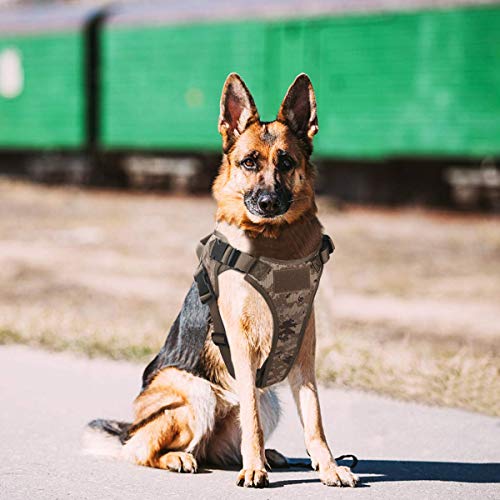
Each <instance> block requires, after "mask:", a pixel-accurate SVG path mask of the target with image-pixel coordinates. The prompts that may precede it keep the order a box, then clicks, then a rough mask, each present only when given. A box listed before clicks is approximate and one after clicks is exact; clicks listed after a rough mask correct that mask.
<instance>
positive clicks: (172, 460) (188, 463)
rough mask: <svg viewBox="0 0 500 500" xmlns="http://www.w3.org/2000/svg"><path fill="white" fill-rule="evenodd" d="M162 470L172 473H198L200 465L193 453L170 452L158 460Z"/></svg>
mask: <svg viewBox="0 0 500 500" xmlns="http://www.w3.org/2000/svg"><path fill="white" fill-rule="evenodd" d="M158 464H159V466H160V468H161V469H167V470H169V471H172V472H191V473H193V472H196V471H197V470H198V464H197V462H196V458H194V457H193V455H192V454H191V453H186V452H185V451H169V452H167V453H165V455H162V456H161V457H160V458H159V459H158Z"/></svg>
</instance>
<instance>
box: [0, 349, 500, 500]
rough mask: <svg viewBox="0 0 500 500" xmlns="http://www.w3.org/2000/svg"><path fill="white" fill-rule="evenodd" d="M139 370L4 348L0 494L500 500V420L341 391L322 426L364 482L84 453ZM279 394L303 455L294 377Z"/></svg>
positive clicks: (291, 440) (288, 440)
mask: <svg viewBox="0 0 500 500" xmlns="http://www.w3.org/2000/svg"><path fill="white" fill-rule="evenodd" d="M142 368H143V367H142V366H139V365H135V364H130V363H124V362H113V361H108V360H102V359H99V360H88V359H85V358H79V357H76V356H73V355H70V354H50V353H47V352H43V351H37V350H32V349H29V348H25V347H20V346H2V347H0V401H1V403H0V405H1V406H0V498H1V499H4V498H5V499H9V500H10V499H38V498H47V499H59V498H77V499H108V498H109V499H115V498H116V499H120V500H126V499H139V498H140V499H150V498H151V499H153V498H174V499H175V498H183V499H191V498H193V499H195V498H196V499H198V498H203V499H211V498H217V499H219V500H221V499H225V498H231V499H238V498H289V499H292V498H320V499H321V498H341V499H344V498H355V499H360V498H370V499H378V498H390V499H393V498H397V499H434V498H435V499H448V498H449V499H462V498H463V499H475V498H478V499H500V419H495V418H491V417H487V416H483V415H478V414H473V413H468V412H464V411H460V410H453V409H445V408H431V407H427V406H422V405H418V404H413V403H403V402H397V401H392V400H389V399H386V398H383V397H380V396H375V395H372V394H365V393H361V392H355V391H343V390H337V389H326V388H323V389H322V390H321V393H320V396H321V401H322V406H323V414H324V420H325V426H326V431H327V435H328V437H329V442H330V443H331V444H332V445H333V449H334V452H335V453H336V454H337V455H339V454H342V453H354V454H356V455H357V456H358V457H359V459H360V464H359V465H358V468H357V469H356V472H357V473H358V474H359V475H360V477H361V479H362V485H361V487H360V488H356V489H355V490H351V489H337V488H327V487H326V486H323V485H322V484H321V483H319V481H318V479H317V476H316V473H314V472H312V471H305V470H300V469H299V470H291V471H290V470H288V471H285V472H277V471H276V472H272V473H271V474H270V481H271V487H270V488H268V489H266V490H245V489H242V488H238V487H236V486H235V480H236V472H235V471H221V470H208V471H206V472H204V473H200V474H196V475H179V474H173V473H169V472H166V471H162V470H154V469H149V468H144V467H136V466H132V465H129V464H125V463H121V462H114V461H111V460H107V459H100V458H95V457H90V456H85V455H83V454H81V452H80V444H79V441H80V436H81V432H82V428H83V426H84V425H85V423H86V422H87V421H89V420H91V419H92V418H96V417H110V418H111V417H112V418H122V419H129V418H130V403H131V401H132V399H133V397H134V396H135V395H136V393H137V391H138V389H139V381H140V374H141V371H142ZM281 396H282V401H283V408H284V415H283V419H282V422H281V424H280V426H279V427H278V430H277V431H276V433H275V435H274V436H272V438H271V440H270V442H269V443H268V445H269V446H270V447H275V448H276V449H278V450H280V451H281V452H283V453H284V454H286V455H287V456H291V457H304V456H305V450H304V447H303V440H302V434H301V430H300V425H299V422H298V419H297V417H296V414H295V409H294V407H293V404H292V401H291V397H290V395H289V393H288V391H287V390H286V387H284V388H283V390H282V391H281Z"/></svg>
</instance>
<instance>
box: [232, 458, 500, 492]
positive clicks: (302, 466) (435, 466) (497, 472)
mask: <svg viewBox="0 0 500 500" xmlns="http://www.w3.org/2000/svg"><path fill="white" fill-rule="evenodd" d="M288 460H289V461H290V462H291V464H292V466H291V467H286V468H273V470H272V472H273V473H276V472H278V473H279V472H291V471H294V472H310V471H311V468H310V467H307V465H308V464H310V459H309V458H288ZM338 463H339V464H340V465H347V466H349V465H350V461H339V462H338ZM237 469H238V468H237V467H235V468H234V470H237ZM354 472H355V473H356V474H358V475H359V476H360V479H361V482H360V483H361V484H359V486H360V487H367V486H368V485H369V484H371V483H380V482H400V481H442V482H453V483H500V463H467V462H427V461H416V460H415V461H410V460H361V459H360V460H359V463H358V465H357V466H356V469H355V470H354ZM318 482H319V478H304V477H298V478H297V479H287V480H284V481H273V482H272V483H271V484H270V487H271V488H280V487H282V486H288V485H292V484H303V483H318Z"/></svg>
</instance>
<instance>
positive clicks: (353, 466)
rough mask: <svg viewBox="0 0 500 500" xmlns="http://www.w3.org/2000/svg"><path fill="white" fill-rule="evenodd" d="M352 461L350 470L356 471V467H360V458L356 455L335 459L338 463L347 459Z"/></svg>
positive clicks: (341, 456)
mask: <svg viewBox="0 0 500 500" xmlns="http://www.w3.org/2000/svg"><path fill="white" fill-rule="evenodd" d="M349 458H350V459H351V460H352V463H351V465H350V466H349V469H353V470H354V469H355V468H356V465H358V462H359V460H358V457H357V456H356V455H340V457H335V461H336V462H338V461H339V460H346V459H349Z"/></svg>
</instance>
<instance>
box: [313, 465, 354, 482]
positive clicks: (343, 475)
mask: <svg viewBox="0 0 500 500" xmlns="http://www.w3.org/2000/svg"><path fill="white" fill-rule="evenodd" d="M319 478H320V479H321V482H322V483H323V484H326V485H327V486H350V487H351V488H354V487H355V486H356V485H357V484H358V482H359V478H358V476H356V474H353V473H352V472H351V469H349V467H344V466H341V465H333V464H332V465H330V466H329V467H327V468H326V469H323V470H321V468H320V471H319Z"/></svg>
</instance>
